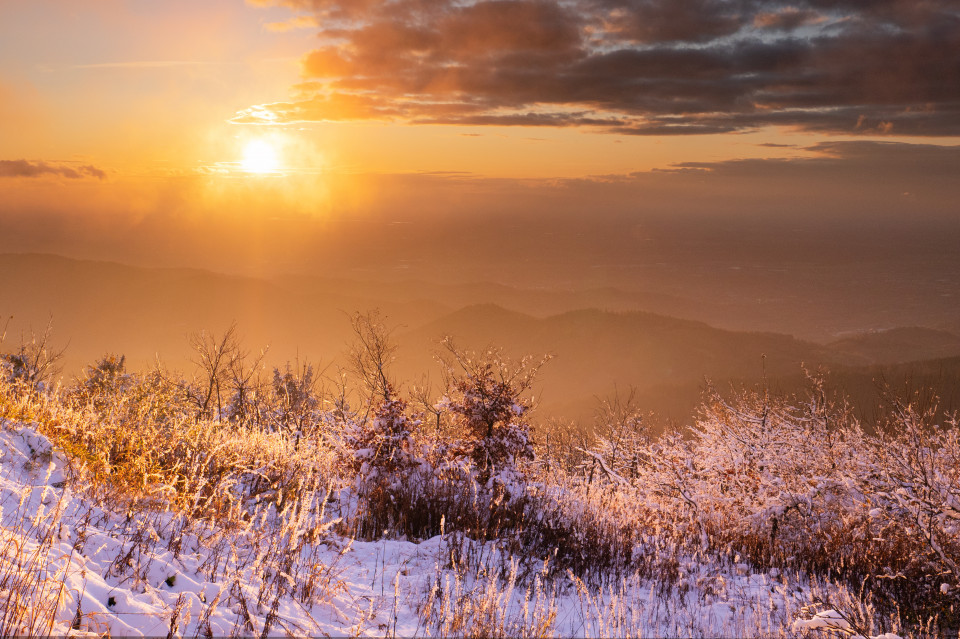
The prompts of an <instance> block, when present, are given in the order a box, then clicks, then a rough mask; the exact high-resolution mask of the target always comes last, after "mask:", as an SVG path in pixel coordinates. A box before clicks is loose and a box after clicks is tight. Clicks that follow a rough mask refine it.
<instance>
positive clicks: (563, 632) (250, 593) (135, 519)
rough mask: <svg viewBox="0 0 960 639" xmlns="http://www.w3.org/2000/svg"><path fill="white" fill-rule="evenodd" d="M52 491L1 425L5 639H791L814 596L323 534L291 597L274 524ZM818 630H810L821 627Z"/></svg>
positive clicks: (783, 583) (43, 468)
mask: <svg viewBox="0 0 960 639" xmlns="http://www.w3.org/2000/svg"><path fill="white" fill-rule="evenodd" d="M65 484H66V482H65V458H64V457H63V456H62V455H61V454H60V453H58V452H56V451H54V450H53V448H52V446H51V444H50V442H49V441H48V440H47V439H46V438H44V437H43V436H42V435H40V434H38V433H37V431H36V430H35V429H34V428H31V427H30V426H29V425H24V424H20V423H13V422H3V423H0V508H2V531H0V608H3V609H4V612H3V615H4V617H3V621H2V624H3V625H2V628H0V630H2V634H4V635H6V634H34V635H40V634H43V635H47V634H53V635H66V634H74V635H78V636H79V635H83V634H85V633H94V634H96V635H111V636H130V635H160V636H167V635H168V634H169V633H172V634H173V635H174V636H183V637H194V636H231V635H233V636H241V635H243V636H249V635H257V636H261V635H269V636H290V635H294V636H304V635H311V636H345V635H346V636H387V635H390V636H408V637H412V636H441V635H446V636H451V635H462V634H467V633H482V634H494V635H502V636H518V635H527V636H530V635H559V636H585V637H607V636H625V635H634V636H637V635H645V636H760V635H771V634H772V635H785V636H790V635H792V634H793V632H794V620H795V618H796V617H797V614H798V612H799V609H800V607H801V606H802V605H803V604H804V603H809V602H810V601H811V597H812V596H814V595H816V594H817V591H818V588H820V587H818V586H816V585H811V584H810V583H808V582H806V581H805V580H803V579H799V578H796V579H790V578H787V577H785V576H784V575H780V574H779V573H777V572H776V571H772V572H771V573H759V574H758V573H755V572H754V571H752V570H751V569H750V567H749V566H747V565H745V564H742V563H737V562H735V561H731V562H725V563H713V564H708V563H698V562H695V561H692V560H691V561H688V562H686V563H685V565H682V566H681V568H680V570H681V573H682V577H681V579H680V580H679V581H678V582H676V583H674V584H673V585H671V586H669V587H665V586H664V585H663V584H658V583H652V582H649V581H644V580H641V579H639V578H626V579H621V580H619V582H616V583H608V584H606V585H604V586H596V585H593V586H591V585H587V584H585V583H582V582H580V581H579V580H578V579H577V578H576V577H574V576H573V575H570V574H560V575H554V576H552V577H550V576H548V572H549V571H548V566H549V562H546V563H544V562H539V561H532V560H527V561H522V560H520V559H517V558H513V557H509V556H506V555H504V554H501V553H500V552H499V550H498V547H497V546H496V544H492V543H489V542H488V543H486V544H481V543H478V542H472V541H470V540H465V539H463V538H462V537H459V536H458V535H456V534H451V533H448V534H447V535H445V536H443V537H440V536H438V537H435V538H432V539H428V540H425V541H422V542H420V543H412V542H410V541H404V540H393V539H386V538H385V539H383V540H380V541H374V542H361V541H355V540H351V539H347V538H344V537H341V536H338V535H337V534H335V533H334V532H333V530H332V529H330V528H329V527H323V528H321V530H323V531H324V532H323V534H321V535H318V536H317V537H316V538H315V539H312V540H310V542H309V543H307V544H304V545H302V546H298V547H300V552H301V553H302V556H301V557H300V560H301V563H300V566H303V565H305V563H304V562H306V565H309V566H310V567H312V568H311V569H312V570H313V572H312V573H311V575H312V576H311V578H310V579H308V580H306V582H304V580H303V579H300V580H299V581H297V584H298V585H296V586H295V585H294V584H293V582H294V579H293V578H292V577H291V576H289V575H286V574H284V572H283V570H284V568H283V565H282V563H278V561H277V557H278V556H282V552H280V553H278V552H277V549H278V548H280V550H281V551H282V547H283V546H282V543H285V542H283V541H282V540H279V539H274V537H278V538H279V537H282V534H283V530H284V528H283V525H282V521H281V522H280V525H279V526H278V533H277V535H274V536H273V537H270V536H267V537H264V536H263V535H260V534H257V532H258V530H259V528H258V526H256V525H253V526H251V527H250V528H248V529H246V530H236V531H224V530H218V529H217V528H216V526H215V525H213V524H202V523H197V522H196V521H192V522H191V521H190V520H189V519H188V518H185V517H183V516H182V515H177V514H174V513H171V512H164V511H162V510H161V509H157V511H156V512H148V511H138V512H124V511H122V509H121V510H118V511H117V512H112V511H111V510H110V509H109V508H105V507H103V506H102V505H97V504H95V503H94V501H95V500H93V499H92V498H91V497H90V496H87V495H84V494H81V493H80V492H77V491H76V490H70V489H69V488H67V487H66V486H65ZM323 516H324V517H326V518H328V519H330V520H331V521H333V517H332V515H331V514H330V513H326V514H324V515H323ZM303 529H304V527H299V528H297V530H303ZM287 541H289V540H287ZM270 544H280V545H277V546H274V547H270ZM291 547H292V546H291ZM303 583H308V584H310V591H309V592H307V591H305V588H304V586H303ZM808 617H809V615H808ZM817 619H819V621H816V620H815V622H808V625H809V627H810V628H812V629H816V628H818V627H820V628H822V627H825V626H829V625H831V624H832V622H831V620H830V616H829V614H828V615H827V616H826V617H822V616H821V617H818V618H817ZM842 623H843V620H842V619H841V620H840V621H839V622H838V623H837V624H833V625H842ZM801 625H802V624H801ZM796 629H797V630H800V625H798V626H797V627H796Z"/></svg>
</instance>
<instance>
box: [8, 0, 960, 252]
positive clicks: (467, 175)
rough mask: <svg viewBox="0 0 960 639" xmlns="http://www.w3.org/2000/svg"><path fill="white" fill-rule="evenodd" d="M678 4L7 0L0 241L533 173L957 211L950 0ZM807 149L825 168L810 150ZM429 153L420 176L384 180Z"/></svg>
mask: <svg viewBox="0 0 960 639" xmlns="http://www.w3.org/2000/svg"><path fill="white" fill-rule="evenodd" d="M684 6H686V8H683V7H682V6H681V5H679V4H676V3H673V4H671V2H667V1H665V0H643V1H636V2H628V1H627V0H603V1H601V0H577V1H575V2H564V3H560V2H556V1H554V0H481V1H478V2H475V3H466V4H464V3H459V4H458V3H452V2H446V1H444V2H436V3H426V4H424V3H417V2H412V1H408V0H404V1H402V2H394V3H384V2H378V1H375V0H363V1H353V2H346V1H345V0H344V1H337V0H275V1H274V0H256V1H255V2H248V3H244V2H241V1H240V0H229V1H228V0H216V1H209V2H200V3H198V2H189V1H186V0H176V1H170V2H153V1H147V0H128V1H123V0H97V1H91V2H83V3H72V2H71V3H68V2H63V1H57V0H38V1H35V2H20V3H14V2H7V3H3V5H2V6H0V127H2V135H0V189H2V192H3V193H4V198H3V203H0V225H2V226H3V228H2V229H0V230H3V229H6V236H7V240H6V241H5V242H4V241H0V250H17V249H18V246H21V244H17V243H18V242H20V243H22V247H24V248H25V249H27V250H42V249H43V248H44V247H46V246H50V247H53V248H56V250H62V251H67V250H68V248H69V247H68V244H69V242H68V241H67V240H66V239H63V238H61V239H60V240H59V242H60V243H59V244H58V243H51V242H48V240H49V237H51V235H50V233H52V231H51V228H53V229H54V230H56V229H59V228H65V226H64V225H68V224H77V225H79V226H84V220H88V221H89V223H88V224H86V228H88V229H89V231H90V233H91V234H94V235H96V234H100V235H103V234H109V233H111V232H113V231H112V229H114V228H115V227H117V228H126V229H128V232H130V233H133V232H134V231H133V230H130V229H134V228H136V227H137V225H138V224H143V223H144V220H154V222H155V223H156V224H160V225H162V224H164V223H165V222H156V220H157V219H158V216H162V217H163V219H164V220H167V221H169V222H170V223H171V224H188V223H193V222H197V220H198V219H199V218H202V217H203V216H206V218H205V219H206V221H207V222H209V221H210V220H214V219H215V220H218V221H219V222H221V223H224V224H227V223H229V222H230V221H231V220H232V221H233V222H236V221H237V220H243V221H244V223H245V224H262V223H264V220H267V219H272V218H275V217H277V216H280V217H284V216H289V215H307V216H310V217H316V216H321V217H322V216H332V217H334V218H335V217H336V216H338V215H340V216H347V215H353V214H356V212H357V211H368V212H369V211H370V210H374V209H376V210H386V209H388V208H390V207H393V210H394V211H396V212H397V214H398V215H401V216H406V215H415V213H412V212H411V210H412V209H417V208H418V207H420V206H423V208H426V209H435V208H437V207H441V208H442V206H448V207H449V208H448V209H446V210H447V211H455V210H457V209H458V208H462V207H467V208H470V207H471V206H472V207H477V206H479V204H477V203H478V202H482V203H483V206H486V207H488V209H489V208H493V209H496V208H497V207H498V206H501V205H502V206H503V207H504V208H506V209H509V208H510V206H511V205H510V204H509V202H507V200H510V199H511V198H512V199H513V200H516V198H517V197H518V195H517V194H518V193H524V192H526V193H529V192H530V191H529V189H544V191H542V193H543V194H547V193H549V194H550V195H549V197H550V198H558V200H559V201H574V200H576V201H581V200H579V199H578V198H580V196H581V195H582V193H581V191H582V192H583V193H585V192H586V191H584V190H583V189H584V188H586V187H584V184H586V183H589V184H592V185H594V186H591V187H590V188H591V189H594V190H593V191H591V193H592V196H591V197H592V198H593V202H594V203H595V204H594V205H588V206H585V208H584V210H583V211H582V212H581V214H582V215H593V214H595V213H596V211H597V210H605V209H606V208H609V209H611V210H622V209H623V208H624V207H625V206H627V205H628V204H629V203H633V204H634V205H636V206H640V205H641V204H643V205H649V206H650V207H652V208H653V209H657V210H658V211H661V212H662V211H667V212H670V211H687V210H693V209H697V210H700V209H699V208H698V207H703V206H708V205H709V203H710V202H717V203H718V206H719V208H720V209H725V210H733V209H735V208H736V207H737V206H743V207H746V208H745V209H744V210H746V209H750V210H752V211H753V212H755V213H757V212H759V211H761V210H769V207H770V204H769V203H770V202H771V201H775V198H776V197H777V193H774V192H773V191H771V189H772V186H771V185H773V184H778V185H780V186H778V187H777V188H778V189H779V188H781V187H783V189H784V190H783V192H791V190H792V192H796V193H799V194H801V195H802V194H806V193H811V192H818V193H821V194H823V195H824V197H825V198H826V197H828V198H832V200H831V201H834V202H838V201H844V202H847V203H849V202H851V201H854V202H856V201H858V200H857V199H856V198H857V197H859V195H858V193H862V192H863V191H864V190H865V189H866V190H868V191H869V190H871V189H872V187H870V186H869V184H870V180H871V179H875V180H879V181H880V182H879V183H881V184H883V185H888V186H890V185H892V186H891V188H892V189H893V191H895V192H896V194H897V197H896V198H895V199H897V201H901V200H902V201H903V202H906V200H905V199H903V198H908V197H920V198H922V199H923V198H925V199H923V202H924V205H925V206H926V207H927V209H928V210H929V211H930V213H929V215H932V216H934V217H937V216H939V217H940V218H943V217H944V216H946V217H947V218H949V216H950V214H949V210H950V209H949V206H948V203H949V201H950V199H951V198H952V197H953V196H954V195H955V186H954V187H951V186H950V185H951V184H952V185H956V179H955V178H956V169H955V168H954V169H951V168H950V166H951V163H952V162H953V158H954V157H955V156H956V155H957V147H956V146H955V145H956V144H957V136H958V135H960V122H958V119H960V114H958V112H957V109H958V107H957V105H958V104H960V97H958V95H957V93H958V91H960V89H958V88H957V83H955V82H946V81H944V80H943V79H944V78H947V77H957V76H956V75H955V74H954V75H952V76H951V73H954V72H956V71H957V70H958V69H960V51H958V49H960V35H958V33H960V16H958V12H957V10H956V8H955V7H954V5H953V4H952V3H949V2H946V1H945V0H944V1H941V2H936V1H931V2H925V3H915V2H905V1H898V0H885V1H884V2H881V3H875V4H874V5H871V7H870V8H864V5H861V4H858V3H856V2H852V0H851V1H849V2H846V1H837V2H826V1H822V0H804V1H801V2H790V3H788V2H783V1H781V0H750V1H748V0H738V1H735V2H731V1H724V2H721V1H720V0H698V1H697V2H691V3H687V4H686V5H684ZM891 33H892V34H893V35H890V34H891ZM877 52H882V53H883V55H884V56H889V60H883V59H881V60H878V61H877V60H873V59H872V58H869V56H870V55H874V54H877ZM858 54H861V55H859V56H858ZM874 57H876V55H874ZM894 61H895V62H896V64H892V62H894ZM251 142H255V143H256V144H259V145H260V146H259V147H257V146H256V144H255V145H254V146H252V147H251V146H250V144H251ZM864 144H873V145H874V146H872V147H865V146H863V145H864ZM858 145H859V146H858ZM257 148H259V149H260V151H259V152H258V151H256V149H257ZM251 149H252V150H251ZM264 149H265V150H264ZM251 153H253V154H254V155H256V154H257V153H259V154H260V155H263V154H264V153H265V154H266V156H267V157H266V158H265V159H264V158H263V157H260V158H259V159H258V158H257V157H251ZM917 158H921V159H920V160H918V159H917ZM747 160H751V161H747ZM805 162H806V163H807V164H805ZM810 162H812V163H813V164H808V163H810ZM818 162H819V163H821V164H822V163H824V162H826V163H828V164H830V166H831V167H833V168H831V169H830V170H825V171H818V170H812V171H809V170H806V169H807V168H810V167H814V169H816V167H818V166H821V164H816V163H818ZM878 162H879V163H880V164H882V167H883V168H879V169H878V166H879V165H878V164H877V163H878ZM931 165H932V166H933V167H934V169H933V171H932V175H933V177H931V169H930V166H931ZM954 166H955V165H954ZM796 167H804V168H803V170H800V171H794V170H793V169H794V168H796ZM900 168H902V170H900ZM661 171H667V173H666V174H664V173H661ZM724 171H726V172H728V173H729V172H730V171H733V173H732V174H731V175H730V176H729V177H728V178H724V179H720V176H721V175H723V174H724ZM771 172H773V173H771ZM421 173H426V174H431V175H434V177H436V179H433V180H432V181H429V182H427V183H425V182H422V181H421V182H416V183H414V182H410V183H409V184H407V186H404V187H402V188H401V187H399V186H397V184H398V183H395V182H390V180H387V181H386V182H385V181H384V180H386V179H387V178H386V177H385V176H391V175H396V174H407V175H409V174H421ZM680 173H682V174H684V175H686V177H682V176H679V175H678V174H680ZM707 174H709V176H708V175H707ZM773 174H775V175H774V176H773V177H771V175H773ZM444 175H445V176H447V179H446V180H445V181H444V180H443V179H441V178H440V177H438V176H444ZM667 175H669V176H671V177H665V176H667ZM831 175H843V176H847V177H850V178H851V179H850V180H849V181H847V182H844V181H842V180H840V181H838V180H832V179H831V178H830V176H831ZM658 176H660V177H658ZM891 176H892V177H891ZM661 178H662V180H661ZM583 179H585V180H586V182H583V181H582V180H583ZM931 179H932V180H934V182H933V183H931V182H930V180H931ZM577 180H581V181H577ZM658 180H660V181H658ZM857 180H860V181H859V182H857ZM891 180H893V181H892V182H891ZM504 181H506V182H504ZM507 183H509V184H510V185H511V186H510V187H509V188H508V187H507V186H505V184H507ZM405 184H406V183H405ZM624 184H629V185H630V186H629V188H628V187H625V186H624ZM438 185H440V186H438ZM596 185H601V186H600V187H597V188H599V190H596V189H595V188H594V187H595V186H596ZM603 185H606V186H603ZM697 185H699V186H697ZM691 188H693V189H694V190H696V189H700V191H698V194H697V196H696V204H693V203H692V202H693V200H691V199H690V197H688V196H690V192H691ZM951 188H954V191H951ZM558 189H561V190H560V191H558ZM563 189H567V190H568V191H569V190H570V189H574V190H577V189H579V190H578V191H577V194H576V196H575V197H574V196H571V197H567V196H565V195H564V192H562V190H563ZM631 189H632V190H631ZM851 189H855V190H851ZM478 190H479V191H482V192H483V195H482V197H474V196H475V194H476V193H477V192H478ZM538 192H539V191H538ZM391 198H392V199H391ZM417 198H421V199H422V200H423V201H424V202H425V201H427V200H430V201H431V204H429V205H422V204H419V203H418V199H417ZM498 198H499V199H498ZM731 198H732V199H731ZM886 199H887V200H889V199H890V198H886ZM537 201H541V200H537ZM584 201H587V200H584ZM885 202H886V200H884V201H882V202H880V203H879V204H880V205H883V206H885V205H886V204H885ZM671 203H675V205H674V204H671ZM536 206H537V204H533V207H534V208H535V207H536ZM814 206H816V207H820V208H822V207H821V206H820V204H815V205H814ZM864 206H867V205H866V204H864ZM750 207H754V208H753V209H751V208H750ZM788 208H789V207H788ZM437 214H438V215H439V214H440V213H437ZM478 214H479V213H478ZM758 214H759V213H758ZM885 214H886V213H885ZM890 214H891V215H893V214H894V213H890ZM927 214H928V213H926V212H921V217H922V216H923V215H927ZM571 215H576V213H571ZM41 219H42V220H45V221H43V222H40V221H36V222H34V220H41ZM78 220H79V221H78ZM198 223H199V222H198ZM248 230H249V229H248ZM237 234H238V235H239V234H241V232H240V231H237ZM14 238H16V239H14ZM114 239H115V242H114V244H116V245H118V244H121V243H123V242H124V241H126V240H123V239H122V238H121V237H119V236H118V237H116V238H114ZM78 241H79V240H78ZM65 246H66V247H68V248H64V247H65ZM91 246H92V245H91ZM101 249H102V250H103V251H104V255H109V254H110V251H109V250H108V249H106V248H102V247H101V248H97V249H95V248H91V247H89V246H88V247H87V249H85V253H84V254H91V253H96V251H98V250H101ZM155 249H156V250H157V251H162V250H164V247H163V246H157V247H155Z"/></svg>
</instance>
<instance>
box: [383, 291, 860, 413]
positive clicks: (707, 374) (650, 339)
mask: <svg viewBox="0 0 960 639" xmlns="http://www.w3.org/2000/svg"><path fill="white" fill-rule="evenodd" d="M444 335H450V336H452V337H453V338H454V339H455V341H456V343H457V344H459V345H460V346H461V347H464V348H469V349H472V350H479V349H482V348H484V347H485V346H487V345H499V346H502V347H503V348H504V349H505V351H506V352H507V353H508V354H509V355H512V356H514V357H519V356H521V355H523V354H536V355H540V354H546V353H549V354H552V355H554V356H555V358H554V360H553V361H551V362H550V363H549V364H548V365H547V366H546V367H545V368H544V370H543V372H542V375H541V378H540V381H541V383H540V386H541V387H542V389H543V404H544V409H545V410H546V412H550V413H562V414H566V415H569V416H576V417H581V418H583V417H586V416H588V415H589V413H590V411H591V409H592V406H593V405H594V403H595V400H594V398H595V396H598V395H600V396H602V395H606V394H607V393H609V392H610V391H611V390H612V389H613V388H614V386H615V385H619V386H620V387H626V386H629V385H633V386H636V387H637V388H638V390H639V391H640V392H641V395H644V396H646V397H647V400H648V401H650V400H652V401H651V402H650V405H651V409H653V410H657V411H660V412H664V411H665V409H670V410H666V411H665V412H668V413H671V415H670V416H672V417H674V418H678V419H679V418H681V417H683V416H684V415H685V414H688V413H689V411H690V402H691V401H692V402H696V400H697V398H698V397H699V392H700V391H699V389H700V388H701V387H702V386H704V384H705V380H713V381H716V382H722V381H723V380H726V379H730V378H738V379H756V380H759V379H762V377H763V375H764V371H766V374H767V375H769V376H776V375H786V374H792V373H794V372H796V371H798V370H799V369H800V366H801V364H803V363H806V364H808V365H816V364H852V363H855V360H854V359H852V358H851V357H849V356H847V355H846V354H843V353H837V352H835V351H833V350H831V349H828V348H825V347H823V346H820V345H817V344H813V343H810V342H803V341H800V340H797V339H794V338H793V337H790V336H787V335H778V334H775V333H746V332H735V331H726V330H721V329H717V328H713V327H711V326H708V325H707V324H704V323H702V322H694V321H690V320H679V319H675V318H671V317H664V316H661V315H655V314H651V313H637V312H630V313H628V312H623V313H615V312H607V311H598V310H596V309H587V310H576V311H570V312H567V313H562V314H559V315H555V316H551V317H547V318H542V319H541V318H534V317H531V316H529V315H524V314H522V313H517V312H515V311H508V310H506V309H503V308H501V307H498V306H495V305H490V304H484V305H476V306H469V307H466V308H462V309H460V310H458V311H456V312H454V313H452V314H450V315H447V316H445V317H443V318H440V319H438V320H435V321H434V322H431V323H430V324H428V325H426V326H423V327H421V328H419V329H416V330H414V331H410V332H407V333H405V334H402V335H401V336H400V342H401V344H402V345H403V347H404V348H403V350H402V351H401V359H402V360H403V359H405V360H407V362H409V363H408V364H405V367H408V366H409V367H410V369H411V370H414V369H416V368H423V367H424V366H426V365H427V364H428V361H427V359H426V358H425V356H424V354H425V353H429V352H430V350H431V348H433V349H434V350H435V349H436V345H437V343H438V341H439V339H440V338H441V337H442V336H444ZM655 389H661V390H663V391H666V390H667V389H670V390H669V392H668V393H666V394H668V395H670V397H663V398H662V401H661V400H660V399H657V398H656V397H655V396H652V395H653V394H652V393H651V391H654V390H655ZM677 393H679V394H681V395H682V396H683V398H684V400H683V401H682V402H680V403H679V404H682V405H683V406H684V410H683V413H682V414H678V413H676V410H675V409H676V408H677V406H678V403H677V402H675V401H674V397H673V396H674V395H676V394H677Z"/></svg>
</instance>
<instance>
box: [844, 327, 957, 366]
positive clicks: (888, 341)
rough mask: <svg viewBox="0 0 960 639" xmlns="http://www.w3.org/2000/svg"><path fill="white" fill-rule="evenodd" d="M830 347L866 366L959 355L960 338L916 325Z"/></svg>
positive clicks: (872, 332)
mask: <svg viewBox="0 0 960 639" xmlns="http://www.w3.org/2000/svg"><path fill="white" fill-rule="evenodd" d="M829 347H830V348H832V349H833V350H835V351H837V352H841V353H847V354H849V355H851V356H855V357H859V358H861V359H862V360H863V361H864V362H865V363H884V364H895V363H899V362H907V361H916V360H923V359H937V358H944V357H952V356H955V355H960V336H957V335H955V334H953V333H950V332H947V331H942V330H935V329H931V328H921V327H916V326H913V327H908V328H893V329H890V330H886V331H870V332H866V333H861V334H858V335H856V336H853V337H847V338H845V339H842V340H837V341H835V342H832V343H831V344H829Z"/></svg>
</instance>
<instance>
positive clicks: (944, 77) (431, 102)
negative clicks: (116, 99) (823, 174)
mask: <svg viewBox="0 0 960 639" xmlns="http://www.w3.org/2000/svg"><path fill="white" fill-rule="evenodd" d="M258 1H259V2H260V3H261V4H281V5H285V6H288V7H290V8H292V9H294V10H296V11H298V12H301V13H306V14H308V15H310V16H312V17H313V18H314V19H316V20H317V23H318V24H320V25H321V27H320V33H319V36H320V42H321V43H322V44H321V46H319V47H318V48H317V49H316V50H314V51H312V52H311V53H310V54H308V55H307V56H306V57H305V59H304V62H303V73H304V76H305V78H306V80H307V81H306V82H304V83H303V84H302V85H300V86H299V87H297V95H296V97H295V98H294V99H293V100H291V101H288V102H278V103H275V104H265V105H260V106H258V107H254V108H252V109H248V110H246V111H244V112H242V113H240V114H239V115H238V116H237V118H236V120H235V121H237V122H260V123H274V122H291V121H312V120H343V119H400V120H405V121H413V122H419V123H469V124H496V125H505V124H518V125H528V124H535V125H548V126H591V127H599V128H601V129H609V130H611V131H613V132H616V133H629V134H637V135H651V134H653V135H662V134H682V133H722V132H729V131H740V130H749V129H753V128H757V127H762V126H768V125H780V126H791V127H797V128H800V129H806V130H812V131H821V132H831V133H846V134H874V135H875V134H882V135H926V136H942V135H960V82H957V81H955V79H956V78H960V7H958V5H957V3H956V2H955V1H954V0H874V1H871V2H862V1H860V0H857V1H854V0H688V1H684V2H678V1H677V0H566V1H563V2H561V1H560V0H478V1H477V2H473V3H463V2H459V1H457V0H391V1H389V2H388V1H385V0H384V1H376V0H361V1H357V0H349V1H348V0H258Z"/></svg>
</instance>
